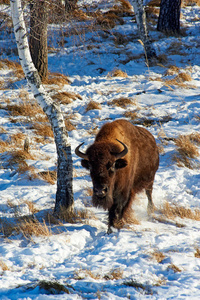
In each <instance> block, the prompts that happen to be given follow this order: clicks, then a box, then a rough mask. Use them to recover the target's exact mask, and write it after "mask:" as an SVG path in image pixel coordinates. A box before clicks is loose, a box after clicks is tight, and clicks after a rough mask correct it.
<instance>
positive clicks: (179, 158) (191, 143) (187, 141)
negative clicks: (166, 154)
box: [172, 132, 200, 169]
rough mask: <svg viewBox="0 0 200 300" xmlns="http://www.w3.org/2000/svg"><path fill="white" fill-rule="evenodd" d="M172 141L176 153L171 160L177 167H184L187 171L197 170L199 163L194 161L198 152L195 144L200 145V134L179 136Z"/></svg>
mask: <svg viewBox="0 0 200 300" xmlns="http://www.w3.org/2000/svg"><path fill="white" fill-rule="evenodd" d="M174 140H175V144H176V146H177V151H178V153H177V154H174V155H173V156H172V160H173V161H175V162H176V163H177V165H178V166H179V167H184V166H185V167H187V168H189V169H194V168H198V167H199V163H198V162H196V161H195V160H194V159H195V158H197V157H198V156H199V150H198V147H197V146H196V145H195V144H197V145H199V144H200V134H199V133H197V132H196V133H192V134H190V135H180V136H179V137H178V138H177V139H174Z"/></svg>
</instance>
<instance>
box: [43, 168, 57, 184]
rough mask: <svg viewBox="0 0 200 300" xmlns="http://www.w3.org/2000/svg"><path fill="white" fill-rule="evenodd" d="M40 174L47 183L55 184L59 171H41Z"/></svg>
mask: <svg viewBox="0 0 200 300" xmlns="http://www.w3.org/2000/svg"><path fill="white" fill-rule="evenodd" d="M38 175H39V176H40V177H41V178H42V179H43V180H44V181H46V182H47V183H50V184H52V185H53V184H55V182H56V179H57V172H56V171H42V172H39V173H38Z"/></svg>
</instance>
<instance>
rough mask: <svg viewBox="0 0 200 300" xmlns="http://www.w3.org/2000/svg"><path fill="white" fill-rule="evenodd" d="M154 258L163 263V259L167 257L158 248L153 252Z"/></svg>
mask: <svg viewBox="0 0 200 300" xmlns="http://www.w3.org/2000/svg"><path fill="white" fill-rule="evenodd" d="M151 256H152V258H153V259H155V260H156V261H157V262H158V263H162V262H163V260H164V259H165V258H166V256H165V255H164V254H163V253H162V252H161V251H158V250H155V251H154V252H153V253H152V254H151Z"/></svg>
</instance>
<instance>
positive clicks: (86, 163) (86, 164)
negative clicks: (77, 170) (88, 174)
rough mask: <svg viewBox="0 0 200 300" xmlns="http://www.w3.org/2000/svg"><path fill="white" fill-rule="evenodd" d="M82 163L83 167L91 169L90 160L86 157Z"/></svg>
mask: <svg viewBox="0 0 200 300" xmlns="http://www.w3.org/2000/svg"><path fill="white" fill-rule="evenodd" d="M81 165H82V167H83V168H86V169H89V161H88V160H86V159H82V160H81Z"/></svg>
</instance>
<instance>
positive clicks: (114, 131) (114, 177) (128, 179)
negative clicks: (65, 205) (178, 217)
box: [81, 120, 159, 232]
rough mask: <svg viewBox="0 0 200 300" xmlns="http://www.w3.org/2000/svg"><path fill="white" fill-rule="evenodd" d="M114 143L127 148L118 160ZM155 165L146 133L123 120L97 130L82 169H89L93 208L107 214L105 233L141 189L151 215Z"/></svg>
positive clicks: (156, 157) (118, 149)
mask: <svg viewBox="0 0 200 300" xmlns="http://www.w3.org/2000/svg"><path fill="white" fill-rule="evenodd" d="M117 140H119V141H120V142H122V143H124V144H125V145H126V146H127V148H128V153H127V154H126V155H125V156H123V158H122V157H121V158H118V159H116V154H117V153H120V152H121V151H123V150H124V146H123V145H122V144H121V143H120V142H119V141H117ZM83 155H85V154H83ZM81 157H82V158H83V156H81ZM158 165H159V154H158V148H157V145H156V142H155V139H154V137H153V136H152V134H151V133H150V132H149V131H147V130H146V129H144V128H141V127H137V126H134V125H133V124H131V123H130V122H128V121H126V120H117V121H114V122H111V123H106V124H105V125H103V127H102V128H101V129H100V131H99V133H98V134H97V136H96V139H95V142H94V143H93V144H92V145H91V146H90V147H89V148H88V149H87V151H86V156H85V159H83V160H82V166H83V167H85V168H87V169H90V174H91V178H92V182H93V199H92V201H93V205H94V206H96V207H103V208H104V209H108V211H109V225H108V232H111V226H114V223H115V221H119V220H120V219H122V218H123V215H124V214H125V213H126V212H127V210H128V208H130V207H131V204H132V201H133V199H134V196H135V194H136V193H138V192H140V191H142V190H143V189H145V191H146V194H147V197H148V211H152V209H153V202H152V188H153V181H154V176H155V173H156V171H157V169H158Z"/></svg>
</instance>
